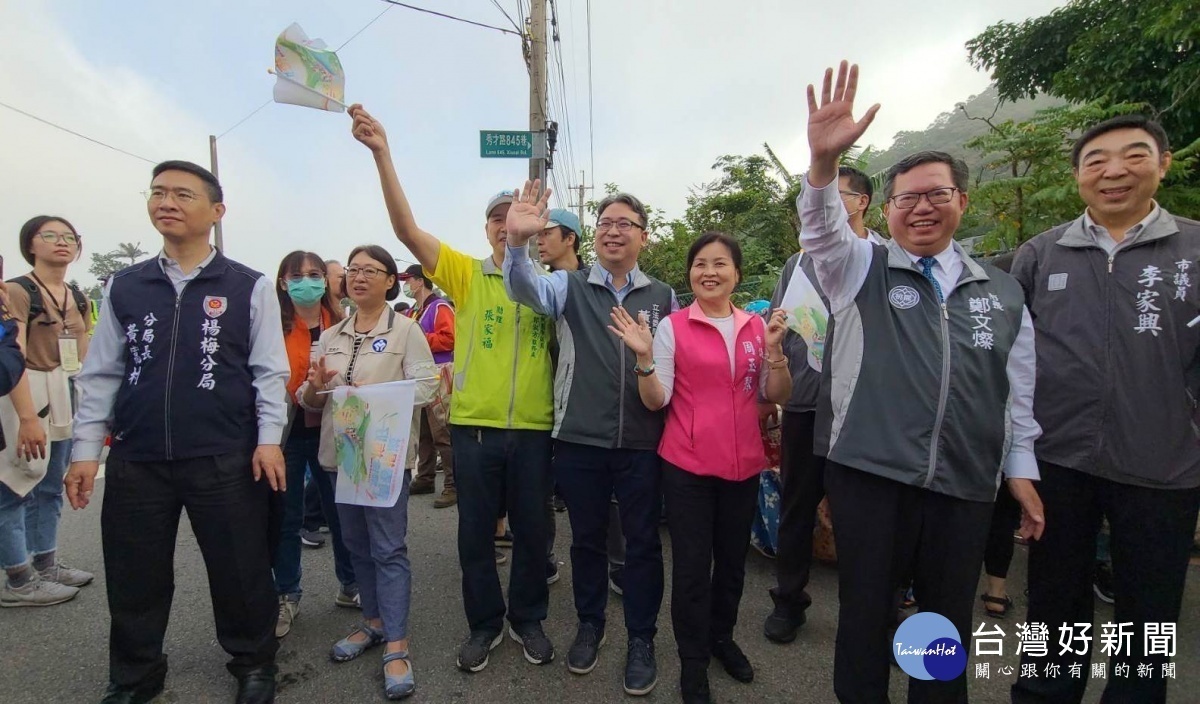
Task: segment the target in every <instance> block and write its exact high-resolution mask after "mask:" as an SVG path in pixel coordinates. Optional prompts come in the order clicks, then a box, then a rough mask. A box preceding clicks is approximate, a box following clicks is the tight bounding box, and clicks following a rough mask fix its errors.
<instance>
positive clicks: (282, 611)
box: [275, 596, 300, 638]
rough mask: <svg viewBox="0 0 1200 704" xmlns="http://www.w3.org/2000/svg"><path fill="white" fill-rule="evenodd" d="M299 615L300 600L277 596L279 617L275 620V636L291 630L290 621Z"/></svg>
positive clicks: (285, 633)
mask: <svg viewBox="0 0 1200 704" xmlns="http://www.w3.org/2000/svg"><path fill="white" fill-rule="evenodd" d="M299 615H300V602H298V601H292V600H291V599H288V598H287V597H286V596H281V597H279V618H278V619H276V621H275V637H276V638H282V637H284V636H286V635H287V634H288V633H291V631H292V623H293V622H294V621H295V620H296V617H297V616H299Z"/></svg>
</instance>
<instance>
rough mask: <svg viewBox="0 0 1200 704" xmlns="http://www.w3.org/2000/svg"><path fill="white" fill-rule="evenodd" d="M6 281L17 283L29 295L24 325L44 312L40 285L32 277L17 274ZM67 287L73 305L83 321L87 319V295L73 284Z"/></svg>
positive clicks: (89, 310)
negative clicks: (27, 311)
mask: <svg viewBox="0 0 1200 704" xmlns="http://www.w3.org/2000/svg"><path fill="white" fill-rule="evenodd" d="M8 283H10V284H17V285H18V286H20V287H21V288H23V289H25V293H27V294H28V295H29V317H28V318H27V319H26V320H25V324H26V325H28V324H29V323H32V322H33V321H34V320H37V319H38V317H40V316H41V315H42V314H43V313H45V312H46V304H45V303H44V302H43V301H42V287H41V286H38V285H37V284H36V283H35V282H34V280H33V279H31V278H29V277H28V276H18V277H17V278H15V279H10V280H9V282H8ZM67 289H68V290H69V291H70V292H71V297H72V298H74V299H75V307H76V308H78V309H79V315H80V316H82V317H83V319H84V320H85V321H86V320H88V319H89V317H90V316H91V304H90V303H89V302H88V298H87V296H85V295H84V294H83V291H80V290H79V288H78V287H76V286H75V285H74V284H70V283H68V284H67Z"/></svg>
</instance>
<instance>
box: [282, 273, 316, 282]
mask: <svg viewBox="0 0 1200 704" xmlns="http://www.w3.org/2000/svg"><path fill="white" fill-rule="evenodd" d="M283 278H285V279H287V280H288V281H303V280H305V279H308V280H309V281H323V280H324V279H325V275H324V274H322V273H321V272H319V271H310V272H308V273H307V274H288V275H287V276H285V277H283Z"/></svg>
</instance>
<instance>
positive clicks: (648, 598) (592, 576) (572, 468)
mask: <svg viewBox="0 0 1200 704" xmlns="http://www.w3.org/2000/svg"><path fill="white" fill-rule="evenodd" d="M554 477H555V479H556V480H557V481H558V489H559V491H560V492H561V493H562V497H563V499H564V500H565V501H566V502H567V516H568V517H569V518H570V519H571V579H572V587H573V589H574V591H575V611H576V612H577V613H578V616H579V620H580V621H581V622H583V623H590V624H592V625H594V626H596V627H598V628H601V629H602V628H604V623H605V621H604V612H605V607H606V605H607V604H608V544H607V543H608V537H609V536H608V533H609V511H610V505H611V498H612V496H614V495H615V496H616V497H617V503H618V504H619V505H620V511H619V513H620V519H621V527H622V528H623V529H624V532H625V567H624V570H623V577H622V579H623V580H624V592H625V596H624V598H623V601H624V605H625V609H624V611H625V629H626V630H627V631H628V632H629V635H630V636H633V637H637V638H643V639H646V640H650V641H652V640H654V636H655V635H656V634H657V633H658V626H657V623H658V610H659V608H660V607H661V606H662V597H663V557H662V541H661V540H660V538H659V535H658V519H659V517H660V516H661V515H662V491H661V489H660V486H661V485H660V482H661V477H662V462H661V460H660V459H659V457H658V453H656V452H655V451H654V450H623V449H604V448H599V447H591V446H589V445H580V444H577V443H573V442H563V441H562V440H559V441H558V442H556V443H555V445H554ZM459 486H460V488H459V494H460V495H461V493H462V489H461V486H462V481H461V479H460V480H459ZM460 501H461V499H460ZM514 532H515V531H514ZM745 538H746V540H747V542H749V539H750V536H749V528H747V530H746V536H745Z"/></svg>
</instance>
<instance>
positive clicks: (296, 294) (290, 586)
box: [274, 250, 358, 638]
mask: <svg viewBox="0 0 1200 704" xmlns="http://www.w3.org/2000/svg"><path fill="white" fill-rule="evenodd" d="M326 274H327V267H326V265H325V261H324V260H323V259H321V257H319V256H318V255H316V254H314V253H312V252H304V251H299V250H297V251H295V252H292V253H290V254H288V255H287V256H286V257H284V258H283V261H282V262H280V263H279V272H278V273H277V274H276V276H275V288H276V293H277V294H278V296H279V311H280V314H281V316H282V322H283V338H284V343H285V344H286V346H287V353H288V363H289V364H290V366H291V369H292V373H291V376H290V377H289V378H288V382H287V390H288V398H289V399H290V401H291V402H290V403H289V409H288V410H289V416H290V419H291V425H290V429H289V430H288V434H287V438H286V440H285V441H284V446H283V458H284V461H285V462H286V463H287V487H288V488H287V493H286V494H284V495H283V496H282V497H280V498H281V499H282V502H283V510H282V524H281V526H280V536H279V547H278V549H277V551H276V553H275V564H274V571H275V589H276V591H277V592H278V594H279V617H278V620H277V621H276V623H275V637H276V638H282V637H284V636H286V635H287V634H288V632H289V631H291V628H292V622H293V621H295V619H296V617H297V616H298V615H299V613H300V596H301V594H302V590H301V588H300V575H301V573H302V570H301V566H300V529H301V526H302V524H303V522H304V476H305V473H306V472H307V473H308V474H309V476H310V477H312V483H313V484H314V485H315V488H316V490H317V492H318V493H319V494H320V496H321V501H322V503H323V504H325V505H327V506H333V505H334V487H333V475H332V474H330V473H329V472H323V471H321V465H320V462H319V460H318V458H317V450H318V448H319V447H320V444H321V414H319V413H313V412H310V411H305V410H304V409H302V408H299V407H298V406H297V405H296V404H295V396H296V391H297V390H299V388H300V385H301V384H303V383H304V380H305V379H306V378H307V376H308V370H309V367H310V366H311V364H312V362H313V361H315V359H316V356H315V351H316V348H317V343H318V340H319V339H320V337H321V333H323V332H325V331H326V330H328V329H329V328H331V327H333V326H334V325H336V324H337V323H339V322H341V321H342V313H341V306H340V304H339V303H338V299H337V298H335V295H334V293H333V291H331V290H330V289H329V286H327V285H326ZM329 533H330V536H331V537H332V539H333V564H334V571H335V573H336V574H337V578H338V582H339V583H340V584H341V590H340V591H339V593H338V595H337V598H336V599H335V600H334V602H335V603H336V604H338V605H339V606H341V605H345V604H349V605H354V604H355V602H356V601H357V599H358V586H357V584H356V581H355V578H354V566H353V564H352V562H351V559H350V553H349V551H348V550H346V546H345V543H344V542H343V541H342V530H341V522H340V521H338V517H337V512H336V511H331V512H330V516H329Z"/></svg>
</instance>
